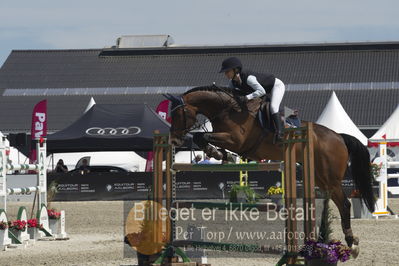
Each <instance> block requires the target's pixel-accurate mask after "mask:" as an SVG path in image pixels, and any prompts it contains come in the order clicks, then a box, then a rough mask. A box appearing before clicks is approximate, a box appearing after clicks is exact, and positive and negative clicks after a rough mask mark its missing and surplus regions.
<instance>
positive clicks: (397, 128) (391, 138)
mask: <svg viewBox="0 0 399 266" xmlns="http://www.w3.org/2000/svg"><path fill="white" fill-rule="evenodd" d="M383 139H386V140H387V141H388V142H398V141H399V105H398V106H396V109H395V111H394V112H393V113H392V114H391V116H390V117H389V118H388V120H387V121H385V123H384V124H383V125H382V126H381V128H380V129H379V130H378V131H377V132H376V133H375V134H374V135H373V136H372V137H371V138H370V141H371V142H378V141H381V140H383Z"/></svg>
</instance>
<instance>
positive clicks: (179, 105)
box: [170, 97, 191, 136]
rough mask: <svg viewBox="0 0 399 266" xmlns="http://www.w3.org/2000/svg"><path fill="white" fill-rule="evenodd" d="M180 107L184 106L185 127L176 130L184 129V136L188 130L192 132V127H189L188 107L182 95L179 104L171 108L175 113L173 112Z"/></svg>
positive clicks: (171, 111)
mask: <svg viewBox="0 0 399 266" xmlns="http://www.w3.org/2000/svg"><path fill="white" fill-rule="evenodd" d="M179 108H183V121H184V123H183V124H184V127H183V128H177V129H175V130H177V131H182V132H183V136H184V135H186V134H187V133H188V132H190V130H191V127H187V108H186V103H185V102H184V99H183V97H180V99H179V104H178V105H177V106H175V107H174V108H173V109H171V110H170V113H171V114H172V115H173V112H175V111H177V110H178V109H179Z"/></svg>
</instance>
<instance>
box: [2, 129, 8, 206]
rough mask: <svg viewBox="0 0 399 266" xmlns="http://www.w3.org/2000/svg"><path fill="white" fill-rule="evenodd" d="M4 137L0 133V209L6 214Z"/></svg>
mask: <svg viewBox="0 0 399 266" xmlns="http://www.w3.org/2000/svg"><path fill="white" fill-rule="evenodd" d="M5 139H6V137H5V136H3V134H1V132H0V209H4V211H5V212H7V156H6V146H5Z"/></svg>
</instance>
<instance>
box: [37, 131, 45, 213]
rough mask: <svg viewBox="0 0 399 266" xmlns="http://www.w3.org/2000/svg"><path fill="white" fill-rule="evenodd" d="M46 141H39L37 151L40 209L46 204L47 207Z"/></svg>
mask: <svg viewBox="0 0 399 266" xmlns="http://www.w3.org/2000/svg"><path fill="white" fill-rule="evenodd" d="M46 149H47V147H46V139H44V140H43V143H40V140H37V144H36V151H37V164H38V171H37V186H38V187H39V202H38V203H39V205H38V207H39V208H38V209H40V208H41V207H42V205H43V204H44V205H45V206H46V207H47V170H46Z"/></svg>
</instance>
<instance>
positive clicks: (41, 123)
mask: <svg viewBox="0 0 399 266" xmlns="http://www.w3.org/2000/svg"><path fill="white" fill-rule="evenodd" d="M46 136H47V100H43V101H40V102H38V103H37V104H36V105H35V107H34V108H33V112H32V126H31V139H32V140H36V139H41V138H45V137H46ZM36 159H37V158H36V145H33V146H32V147H31V150H30V154H29V163H35V162H36Z"/></svg>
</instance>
